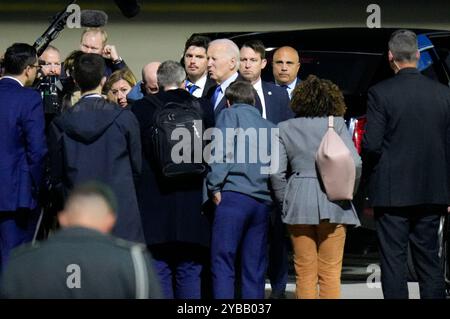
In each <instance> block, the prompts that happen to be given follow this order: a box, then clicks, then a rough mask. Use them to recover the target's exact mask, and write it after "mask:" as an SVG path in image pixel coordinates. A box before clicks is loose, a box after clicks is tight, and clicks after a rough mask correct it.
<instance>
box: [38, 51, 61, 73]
mask: <svg viewBox="0 0 450 319" xmlns="http://www.w3.org/2000/svg"><path fill="white" fill-rule="evenodd" d="M39 63H40V64H41V65H42V73H43V74H44V75H45V76H47V75H57V76H60V75H61V55H60V53H59V50H58V49H57V48H55V47H54V46H51V45H49V46H48V47H47V48H46V49H45V51H44V52H42V54H41V56H40V57H39Z"/></svg>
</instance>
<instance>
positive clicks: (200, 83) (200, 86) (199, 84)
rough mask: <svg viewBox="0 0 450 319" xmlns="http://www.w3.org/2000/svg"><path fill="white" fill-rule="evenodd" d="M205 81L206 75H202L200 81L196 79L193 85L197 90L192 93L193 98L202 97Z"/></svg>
mask: <svg viewBox="0 0 450 319" xmlns="http://www.w3.org/2000/svg"><path fill="white" fill-rule="evenodd" d="M206 80H207V74H206V73H205V75H203V76H202V77H201V78H200V79H198V81H197V82H195V83H194V84H195V85H196V86H197V87H198V88H197V89H196V90H195V91H194V93H192V95H193V96H195V97H202V94H203V90H204V89H205V85H206ZM189 81H190V80H189Z"/></svg>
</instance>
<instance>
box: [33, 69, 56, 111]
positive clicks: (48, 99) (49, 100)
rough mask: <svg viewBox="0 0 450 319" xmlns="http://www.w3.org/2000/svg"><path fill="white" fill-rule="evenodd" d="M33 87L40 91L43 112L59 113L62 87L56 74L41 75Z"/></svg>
mask: <svg viewBox="0 0 450 319" xmlns="http://www.w3.org/2000/svg"><path fill="white" fill-rule="evenodd" d="M35 88H36V89H37V90H39V92H41V97H42V101H43V103H44V112H45V114H59V113H61V107H62V92H63V87H62V84H61V82H60V81H59V79H58V76H56V75H49V76H45V77H43V78H42V79H41V80H39V81H38V82H37V83H36V85H35Z"/></svg>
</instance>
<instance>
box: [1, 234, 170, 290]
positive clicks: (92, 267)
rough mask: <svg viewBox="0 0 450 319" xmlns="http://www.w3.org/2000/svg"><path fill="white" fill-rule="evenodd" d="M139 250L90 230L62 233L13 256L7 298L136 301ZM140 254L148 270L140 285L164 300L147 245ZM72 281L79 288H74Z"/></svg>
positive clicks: (7, 273) (5, 283) (3, 287)
mask: <svg viewBox="0 0 450 319" xmlns="http://www.w3.org/2000/svg"><path fill="white" fill-rule="evenodd" d="M133 246H134V247H135V249H136V248H138V247H139V246H142V245H136V244H133V243H130V242H126V241H123V240H117V239H115V238H113V237H111V236H106V235H103V234H101V233H100V232H98V231H95V230H92V229H88V228H82V227H71V228H66V229H62V230H60V231H58V232H57V233H56V234H55V235H54V236H51V237H50V238H49V239H48V240H47V241H45V242H42V243H38V244H36V245H35V246H31V245H25V246H22V247H20V248H17V249H16V250H15V251H14V252H13V254H12V256H11V260H10V262H9V264H8V267H6V269H5V271H4V273H3V278H2V284H1V295H2V297H5V298H27V299H28V298H37V299H42V298H52V299H54V298H56V299H73V298H83V299H85V298H86V299H92V298H95V299H97V298H113V299H116V298H120V299H124V298H127V299H129V298H130V299H134V298H136V292H137V290H138V289H136V276H137V273H136V270H135V267H134V264H133V257H132V255H131V248H132V247H133ZM140 250H141V252H142V254H140V256H141V257H144V258H143V259H140V260H139V259H135V260H137V265H141V266H142V267H143V268H144V269H145V268H146V270H144V271H145V276H142V277H141V280H139V282H140V284H143V283H145V282H147V287H148V290H147V291H148V296H147V297H149V298H161V297H162V296H161V293H160V287H159V285H158V281H157V278H156V274H155V272H154V270H153V265H152V263H151V258H150V255H149V254H148V252H147V250H146V249H145V247H143V246H142V247H140ZM142 262H145V265H144V264H143V263H142ZM71 265H72V266H71ZM77 266H78V267H79V269H78V270H77V268H76V267H77ZM78 275H79V276H78ZM77 277H78V278H77ZM138 278H139V277H138ZM77 279H79V281H78V280H77ZM145 279H146V280H145ZM67 283H69V284H73V285H74V286H75V287H74V286H69V287H68V285H67ZM78 283H79V288H76V287H77V286H78V285H77V284H78ZM141 297H145V296H141Z"/></svg>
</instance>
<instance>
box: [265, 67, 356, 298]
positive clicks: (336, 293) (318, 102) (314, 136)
mask: <svg viewBox="0 0 450 319" xmlns="http://www.w3.org/2000/svg"><path fill="white" fill-rule="evenodd" d="M291 108H292V110H293V111H294V112H295V113H296V118H294V119H290V120H288V121H284V122H281V123H280V124H279V125H278V127H279V129H280V132H279V133H280V136H279V140H280V152H279V156H280V161H279V169H278V171H277V172H276V173H274V174H273V175H272V176H271V182H272V187H273V189H274V192H275V197H276V199H277V201H278V202H279V204H280V205H282V219H283V222H284V223H285V224H287V227H288V231H289V234H290V237H291V240H292V244H293V247H294V263H295V271H296V296H297V298H317V297H319V298H339V297H340V277H341V269H342V258H343V253H344V244H345V232H346V225H356V226H359V225H360V223H359V219H358V216H357V214H356V212H355V210H354V207H353V205H352V203H351V202H350V201H335V202H331V201H329V200H328V198H327V195H326V193H325V191H324V188H323V185H322V184H321V181H320V179H319V178H318V173H317V170H316V166H315V155H316V152H317V149H318V148H319V145H320V142H321V141H322V138H323V136H324V135H325V133H326V131H327V129H328V116H330V115H333V116H334V117H335V118H334V129H335V131H336V132H337V134H339V136H340V137H341V138H342V140H343V141H344V143H345V145H346V146H347V147H348V148H349V149H350V151H351V153H352V155H353V159H354V161H355V165H356V180H358V179H359V177H360V175H361V159H360V157H359V155H358V153H357V151H356V149H355V147H354V145H353V142H352V140H351V137H350V134H349V132H348V130H347V127H346V126H345V122H344V118H343V117H342V116H343V115H344V113H345V110H346V107H345V103H344V97H343V95H342V93H341V91H340V90H339V88H338V87H337V86H336V85H335V84H334V83H332V82H331V81H328V80H323V79H319V78H317V77H316V76H314V75H310V76H309V77H308V78H307V79H306V80H305V81H303V82H301V83H300V84H299V85H298V86H297V88H296V89H295V90H294V92H293V97H292V101H291ZM355 189H356V187H355ZM318 284H319V289H318V287H317V286H318Z"/></svg>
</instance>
